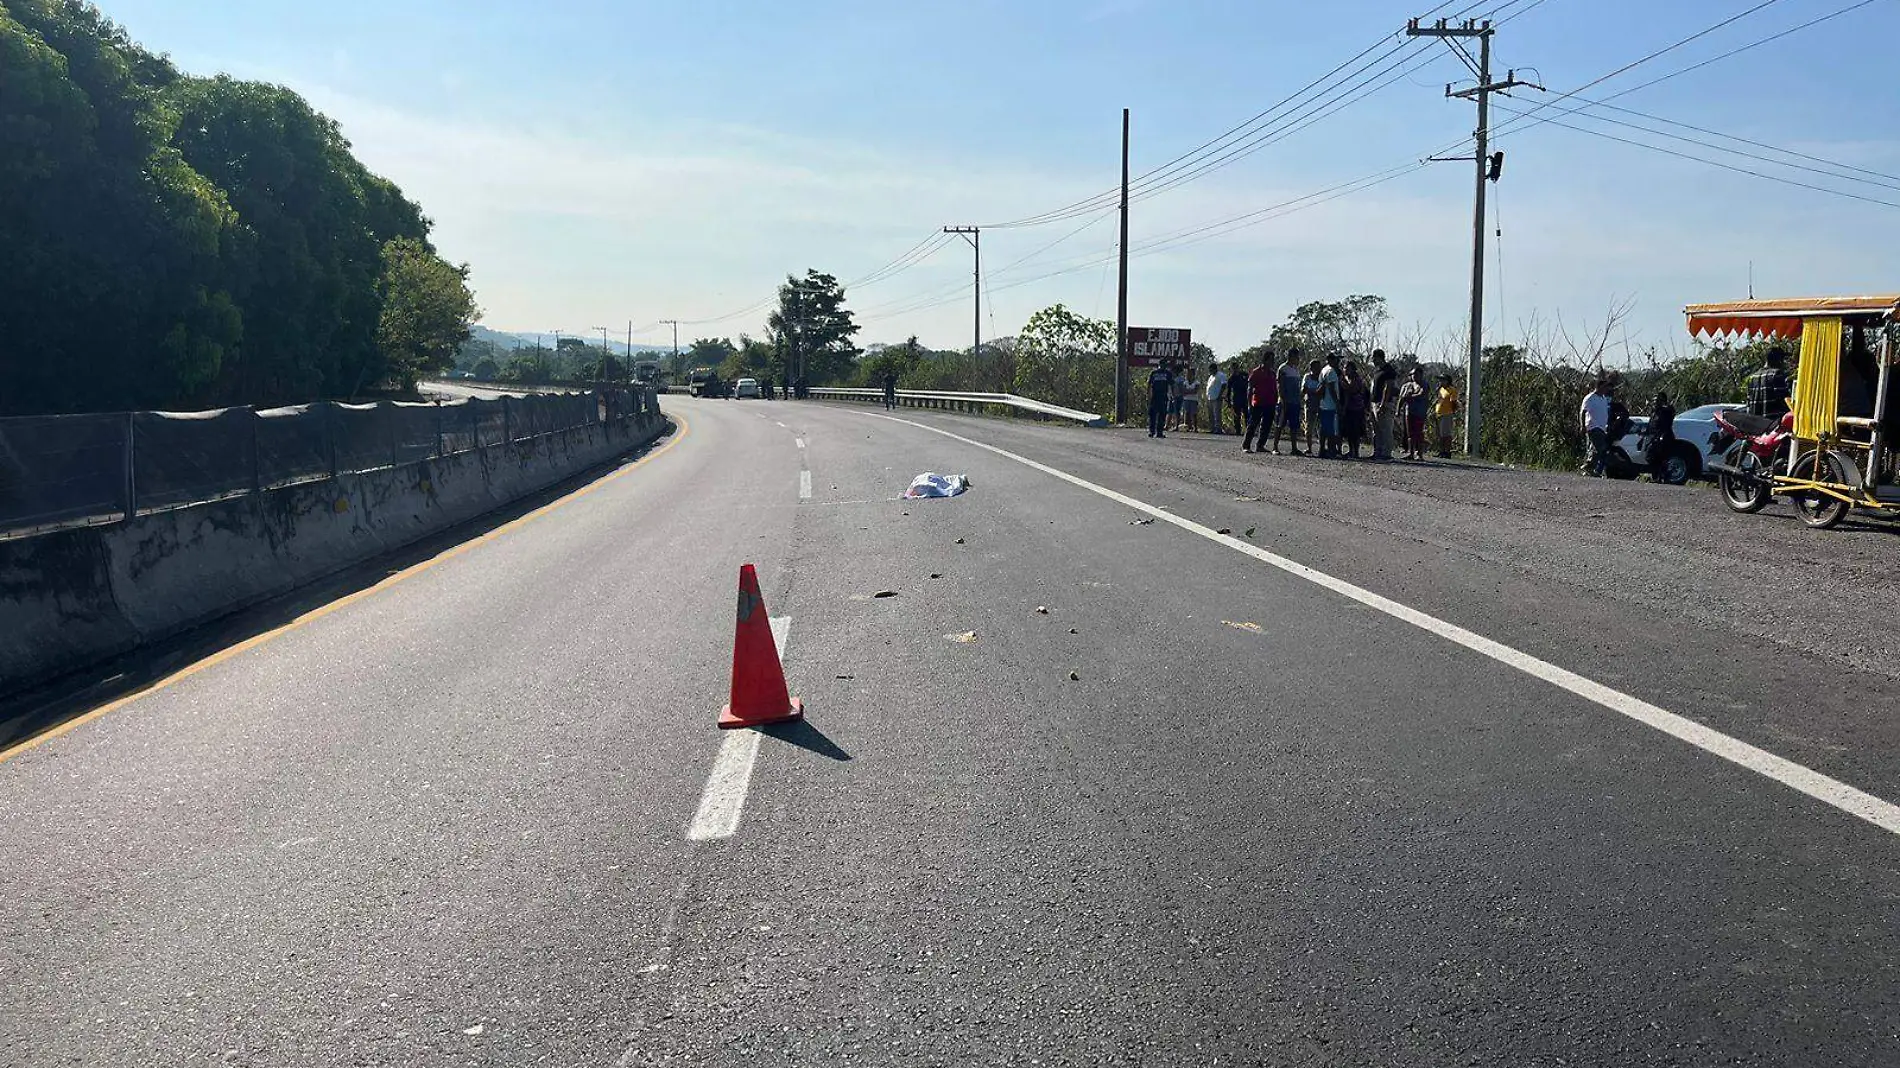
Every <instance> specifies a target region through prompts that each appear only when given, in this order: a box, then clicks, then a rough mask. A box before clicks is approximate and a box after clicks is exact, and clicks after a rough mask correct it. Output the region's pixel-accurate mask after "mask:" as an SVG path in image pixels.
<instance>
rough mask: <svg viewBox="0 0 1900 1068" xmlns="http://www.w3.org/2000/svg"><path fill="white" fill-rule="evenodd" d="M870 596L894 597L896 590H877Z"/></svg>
mask: <svg viewBox="0 0 1900 1068" xmlns="http://www.w3.org/2000/svg"><path fill="white" fill-rule="evenodd" d="M871 596H873V597H895V596H897V591H896V590H879V591H877V592H876V593H874V594H872V595H871Z"/></svg>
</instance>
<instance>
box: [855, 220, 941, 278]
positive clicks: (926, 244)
mask: <svg viewBox="0 0 1900 1068" xmlns="http://www.w3.org/2000/svg"><path fill="white" fill-rule="evenodd" d="M952 240H953V238H951V237H950V236H949V235H948V234H944V233H942V232H940V231H932V232H931V234H930V236H928V237H926V238H924V239H923V240H922V241H919V242H917V243H916V244H915V245H912V246H911V247H910V248H908V249H906V250H904V252H903V253H902V254H901V255H899V256H898V257H897V258H896V259H894V260H892V261H891V262H889V263H887V264H885V265H884V266H882V267H879V268H878V269H877V270H875V271H872V272H871V273H870V274H867V275H865V276H864V277H862V278H859V279H857V280H855V281H852V282H847V283H845V288H846V289H862V288H864V287H865V286H868V285H873V284H875V283H877V282H881V281H883V280H884V279H886V278H890V277H892V276H893V275H897V274H902V273H903V272H904V271H906V270H909V269H910V268H912V267H915V266H916V265H917V264H919V263H922V262H923V261H925V260H927V259H929V258H930V257H931V256H933V255H935V254H936V252H937V250H938V249H941V248H943V246H944V245H946V244H949V243H950V241H952Z"/></svg>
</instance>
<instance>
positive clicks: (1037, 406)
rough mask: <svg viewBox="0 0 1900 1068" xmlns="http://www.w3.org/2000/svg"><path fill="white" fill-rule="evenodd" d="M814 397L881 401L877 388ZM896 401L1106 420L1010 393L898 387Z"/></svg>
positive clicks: (1090, 422) (824, 391) (816, 392)
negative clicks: (1008, 409) (1013, 410)
mask: <svg viewBox="0 0 1900 1068" xmlns="http://www.w3.org/2000/svg"><path fill="white" fill-rule="evenodd" d="M807 392H808V393H810V395H811V396H812V398H813V399H815V400H845V401H869V402H871V403H873V404H881V403H883V400H884V391H883V390H881V389H833V388H829V387H825V388H820V387H813V388H812V389H810V390H808V391H807ZM897 403H898V404H901V405H903V406H904V407H906V408H941V409H948V410H951V411H963V412H969V411H976V410H977V409H979V408H1013V409H1015V410H1016V411H1019V412H1028V413H1029V414H1031V415H1038V416H1042V417H1043V418H1046V419H1069V420H1073V421H1074V422H1077V423H1081V424H1082V425H1083V426H1107V425H1108V420H1107V419H1105V418H1103V417H1102V416H1099V415H1097V414H1095V413H1094V412H1083V411H1077V410H1076V409H1074V408H1064V407H1062V406H1061V405H1059V404H1044V403H1043V402H1042V401H1039V400H1030V399H1029V398H1028V397H1018V396H1017V395H1015V394H1014V393H957V392H952V391H949V390H928V389H900V390H898V391H897Z"/></svg>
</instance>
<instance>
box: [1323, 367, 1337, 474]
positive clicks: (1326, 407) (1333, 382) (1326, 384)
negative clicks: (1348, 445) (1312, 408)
mask: <svg viewBox="0 0 1900 1068" xmlns="http://www.w3.org/2000/svg"><path fill="white" fill-rule="evenodd" d="M1319 454H1320V455H1321V456H1338V455H1339V358H1338V357H1337V356H1334V355H1333V354H1332V353H1327V354H1326V364H1325V366H1324V367H1323V368H1321V370H1320V372H1319Z"/></svg>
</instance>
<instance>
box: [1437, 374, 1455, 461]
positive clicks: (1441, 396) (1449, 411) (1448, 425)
mask: <svg viewBox="0 0 1900 1068" xmlns="http://www.w3.org/2000/svg"><path fill="white" fill-rule="evenodd" d="M1432 414H1433V415H1435V416H1437V417H1438V455H1439V456H1440V457H1443V458H1446V459H1449V458H1450V457H1451V439H1452V436H1453V435H1454V434H1455V433H1456V432H1457V428H1458V387H1457V386H1454V385H1452V384H1451V376H1450V375H1439V376H1438V403H1436V404H1434V405H1433V406H1432Z"/></svg>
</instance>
